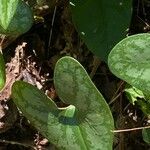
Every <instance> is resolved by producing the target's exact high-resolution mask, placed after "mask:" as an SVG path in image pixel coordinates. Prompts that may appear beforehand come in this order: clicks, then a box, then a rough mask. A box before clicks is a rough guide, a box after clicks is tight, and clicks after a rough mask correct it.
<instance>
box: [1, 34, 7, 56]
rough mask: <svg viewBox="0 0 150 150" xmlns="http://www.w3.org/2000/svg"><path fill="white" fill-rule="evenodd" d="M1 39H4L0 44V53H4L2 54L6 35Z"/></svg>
mask: <svg viewBox="0 0 150 150" xmlns="http://www.w3.org/2000/svg"><path fill="white" fill-rule="evenodd" d="M1 37H2V40H1V42H0V52H1V53H3V52H2V44H3V42H4V40H5V37H6V36H5V35H1Z"/></svg>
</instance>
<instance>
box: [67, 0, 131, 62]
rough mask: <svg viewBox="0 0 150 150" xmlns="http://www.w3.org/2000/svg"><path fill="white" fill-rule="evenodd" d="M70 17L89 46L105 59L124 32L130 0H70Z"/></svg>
mask: <svg viewBox="0 0 150 150" xmlns="http://www.w3.org/2000/svg"><path fill="white" fill-rule="evenodd" d="M70 4H71V10H72V16H73V21H74V23H75V25H76V27H77V30H78V32H79V33H80V35H81V37H82V38H83V39H84V41H85V43H86V44H87V46H88V48H89V50H91V51H92V52H93V53H94V54H95V55H97V56H99V57H100V58H101V59H103V60H105V61H107V58H108V54H109V52H110V51H111V49H112V48H113V46H115V44H117V43H118V42H119V41H120V40H121V39H123V38H124V37H125V35H126V30H127V28H128V27H129V24H130V19H131V14H132V12H131V8H132V0H111V1H107V0H70Z"/></svg>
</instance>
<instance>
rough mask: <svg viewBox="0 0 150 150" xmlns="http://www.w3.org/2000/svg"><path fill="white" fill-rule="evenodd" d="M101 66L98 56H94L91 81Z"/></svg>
mask: <svg viewBox="0 0 150 150" xmlns="http://www.w3.org/2000/svg"><path fill="white" fill-rule="evenodd" d="M100 64H101V61H100V59H99V58H98V57H97V56H94V60H93V68H92V71H91V73H90V77H91V79H92V78H93V77H94V75H95V73H96V71H97V69H98V67H99V65H100Z"/></svg>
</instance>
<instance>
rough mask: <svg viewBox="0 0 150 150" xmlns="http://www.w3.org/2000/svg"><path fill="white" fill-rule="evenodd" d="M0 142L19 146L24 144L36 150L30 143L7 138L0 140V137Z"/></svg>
mask: <svg viewBox="0 0 150 150" xmlns="http://www.w3.org/2000/svg"><path fill="white" fill-rule="evenodd" d="M0 143H5V144H12V145H20V146H24V147H27V148H28V147H30V148H32V149H34V150H36V148H35V147H34V146H32V145H30V144H25V143H19V142H16V141H7V140H1V139H0Z"/></svg>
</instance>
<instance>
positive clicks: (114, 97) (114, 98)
mask: <svg viewBox="0 0 150 150" xmlns="http://www.w3.org/2000/svg"><path fill="white" fill-rule="evenodd" d="M123 84H124V81H121V83H120V85H119V87H118V89H117V90H116V92H115V93H114V95H113V97H112V98H111V100H110V102H109V105H111V104H112V103H113V102H114V101H115V100H116V99H117V98H118V97H119V96H120V95H121V94H122V92H123V91H121V92H120V93H119V94H118V95H117V96H115V95H116V94H117V93H118V92H119V90H120V88H121V87H122V85H123Z"/></svg>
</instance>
